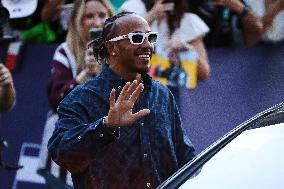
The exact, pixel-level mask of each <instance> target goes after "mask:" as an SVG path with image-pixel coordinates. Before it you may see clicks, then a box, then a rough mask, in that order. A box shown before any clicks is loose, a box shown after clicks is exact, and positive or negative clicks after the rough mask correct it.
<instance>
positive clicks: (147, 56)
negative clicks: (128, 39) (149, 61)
mask: <svg viewBox="0 0 284 189" xmlns="http://www.w3.org/2000/svg"><path fill="white" fill-rule="evenodd" d="M139 57H141V58H150V55H145V54H141V55H139Z"/></svg>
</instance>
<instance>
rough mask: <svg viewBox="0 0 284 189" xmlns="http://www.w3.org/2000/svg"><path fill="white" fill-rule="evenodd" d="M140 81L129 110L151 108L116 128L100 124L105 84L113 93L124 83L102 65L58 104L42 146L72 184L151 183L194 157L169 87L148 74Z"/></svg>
mask: <svg viewBox="0 0 284 189" xmlns="http://www.w3.org/2000/svg"><path fill="white" fill-rule="evenodd" d="M143 82H144V91H143V93H142V94H141V95H140V97H139V99H138V101H137V102H136V103H135V105H134V108H133V112H137V111H139V110H141V109H143V108H148V109H150V111H151V112H150V114H149V115H147V116H146V117H143V118H141V119H140V120H138V121H136V122H135V123H133V124H132V125H130V126H124V127H121V128H120V129H117V128H113V129H110V128H106V127H104V126H103V124H102V118H103V117H104V116H106V115H107V113H108V110H109V94H110V91H111V89H112V88H115V89H116V91H117V96H118V94H119V93H120V91H121V89H122V87H123V86H124V84H125V81H124V80H123V79H122V78H121V77H120V76H118V75H117V74H115V73H114V72H113V71H112V70H111V69H110V68H109V67H108V66H106V65H105V66H104V67H103V70H102V73H101V74H100V75H99V76H97V77H95V78H93V79H92V80H90V81H88V82H86V83H85V84H83V85H80V86H78V87H76V88H75V89H74V90H73V91H72V92H71V93H70V94H69V95H67V96H66V97H65V98H64V100H63V101H62V102H61V103H60V105H59V107H58V115H59V120H58V122H57V123H56V128H55V131H54V133H53V135H52V137H51V138H50V140H49V143H48V149H49V151H50V153H51V155H52V158H53V160H54V161H55V162H57V163H58V164H59V165H60V166H62V167H64V168H66V169H68V170H69V171H70V172H71V173H72V179H73V184H74V187H75V188H77V189H89V188H92V189H140V188H141V189H142V188H143V189H144V188H155V187H156V186H158V185H159V184H160V183H161V182H162V181H164V180H165V179H166V178H168V177H169V176H170V175H171V174H173V173H174V172H175V171H176V170H178V169H179V168H180V167H181V166H183V165H184V164H185V163H186V162H188V161H189V160H191V159H192V158H193V157H194V147H193V145H192V144H191V142H190V140H189V138H188V137H187V136H186V134H185V131H184V130H183V128H182V126H181V120H180V115H179V112H178V110H177V106H176V103H175V101H174V98H173V95H172V94H171V92H170V91H169V90H168V89H167V88H166V87H164V86H163V85H162V84H160V83H158V82H156V81H154V80H151V78H150V77H149V76H145V77H143Z"/></svg>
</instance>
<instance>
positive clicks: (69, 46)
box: [39, 0, 113, 181]
mask: <svg viewBox="0 0 284 189" xmlns="http://www.w3.org/2000/svg"><path fill="white" fill-rule="evenodd" d="M112 15H113V11H112V9H111V7H110V5H109V3H108V1H107V0H86V1H82V0H76V1H75V3H74V8H73V10H72V13H71V18H70V24H69V30H68V33H67V38H66V42H64V43H62V44H60V45H59V46H58V47H57V49H56V51H55V53H54V57H53V60H52V62H51V67H52V69H51V78H50V80H49V83H48V90H47V92H48V101H49V104H50V106H51V109H52V111H51V112H49V114H48V118H47V121H46V124H45V129H44V134H43V138H42V148H41V151H40V165H39V169H49V168H50V167H51V165H50V164H51V161H50V160H51V159H50V157H49V158H47V149H46V146H47V141H48V139H49V138H50V136H51V134H52V132H53V130H54V123H55V122H56V121H57V119H58V115H57V107H58V104H59V102H60V101H61V100H62V99H63V98H64V97H65V96H66V95H67V94H68V93H69V92H70V91H71V90H72V89H73V88H75V87H76V86H77V85H79V84H82V83H84V82H86V81H87V80H89V79H90V78H91V77H94V76H96V75H97V74H98V73H99V72H100V69H101V66H100V65H99V64H98V62H97V61H96V60H95V58H94V56H93V53H92V50H91V49H87V46H88V43H89V42H90V41H91V37H90V29H93V28H102V26H103V23H104V21H105V20H106V19H107V18H108V17H110V16H112ZM46 162H48V163H46ZM60 171H61V172H60V174H59V175H60V176H61V179H62V180H63V181H65V180H64V179H65V178H66V177H65V174H66V173H64V172H65V171H64V170H63V169H60Z"/></svg>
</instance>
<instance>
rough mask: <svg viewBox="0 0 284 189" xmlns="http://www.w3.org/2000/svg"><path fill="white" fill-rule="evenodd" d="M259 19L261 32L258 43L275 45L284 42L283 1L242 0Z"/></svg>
mask: <svg viewBox="0 0 284 189" xmlns="http://www.w3.org/2000/svg"><path fill="white" fill-rule="evenodd" d="M244 1H245V2H246V3H247V4H248V5H249V6H250V7H251V8H252V10H253V11H254V12H255V14H256V15H257V16H258V17H259V18H261V20H262V22H263V32H262V36H260V37H261V38H260V41H264V42H268V43H269V42H270V43H277V42H281V41H283V40H284V32H283V30H284V11H283V10H284V0H257V1H256V0H244Z"/></svg>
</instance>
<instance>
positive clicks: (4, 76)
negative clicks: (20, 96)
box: [0, 62, 16, 112]
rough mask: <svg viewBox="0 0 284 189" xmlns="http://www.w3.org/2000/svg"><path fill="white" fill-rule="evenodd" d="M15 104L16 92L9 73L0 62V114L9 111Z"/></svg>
mask: <svg viewBox="0 0 284 189" xmlns="http://www.w3.org/2000/svg"><path fill="white" fill-rule="evenodd" d="M15 103H16V90H15V87H14V83H13V78H12V75H11V72H10V71H9V70H8V68H6V67H5V65H4V64H2V63H1V62H0V112H4V111H8V110H10V109H11V108H12V107H13V106H14V105H15Z"/></svg>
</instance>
